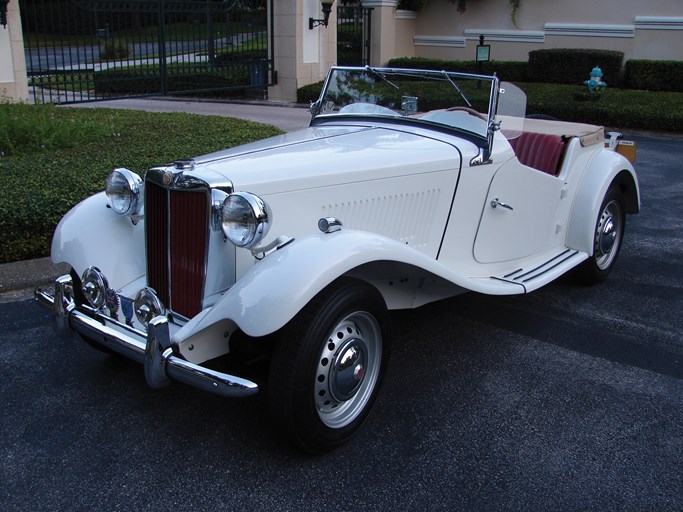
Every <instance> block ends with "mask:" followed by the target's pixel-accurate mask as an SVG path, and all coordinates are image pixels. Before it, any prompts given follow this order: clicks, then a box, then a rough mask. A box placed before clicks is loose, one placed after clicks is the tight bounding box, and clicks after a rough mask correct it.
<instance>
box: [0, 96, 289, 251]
mask: <svg viewBox="0 0 683 512" xmlns="http://www.w3.org/2000/svg"><path fill="white" fill-rule="evenodd" d="M24 126H28V127H32V128H33V130H31V131H33V132H35V133H33V134H32V135H31V139H30V140H24V138H23V136H22V133H24V132H25V131H26V130H25V129H24ZM69 126H73V127H81V128H82V129H80V128H79V129H78V130H77V131H76V132H73V131H72V132H69V136H70V137H61V135H62V132H63V131H64V130H65V128H68V127H69ZM2 133H6V134H8V135H7V136H8V138H10V139H11V140H12V143H13V147H14V151H13V154H12V155H9V156H8V155H5V156H3V157H2V158H0V189H1V190H3V191H11V192H9V193H3V194H0V263H7V262H10V261H18V260H24V259H29V258H38V257H42V256H47V255H48V254H49V250H50V241H51V240H52V234H53V233H54V229H55V226H56V225H57V222H58V221H59V219H60V218H61V217H62V216H63V215H64V214H65V213H66V212H67V211H69V209H70V208H71V207H72V206H73V205H75V204H76V203H78V202H79V201H81V200H82V199H84V198H86V197H88V196H90V195H92V194H94V193H96V192H100V191H101V190H102V189H103V188H104V180H105V177H106V176H107V174H108V173H109V171H111V170H112V169H113V168H115V167H127V168H129V169H131V170H133V171H135V172H137V173H139V174H140V175H142V174H143V173H144V172H145V170H146V169H147V168H149V167H151V166H154V165H160V164H165V163H168V162H171V161H173V160H176V159H187V158H192V157H194V156H196V155H201V154H205V153H209V152H213V151H217V150H219V149H223V148H226V147H231V146H236V145H238V144H245V143H248V142H252V141H254V140H258V139H262V138H264V137H269V136H272V135H276V134H279V133H282V132H281V131H280V130H278V129H277V128H275V127H273V126H267V125H263V124H259V123H252V122H249V121H242V120H238V119H232V118H228V117H220V116H201V115H194V114H185V113H174V114H170V113H152V112H138V111H131V110H113V109H107V108H62V107H53V106H49V105H14V104H13V105H8V104H0V138H3V137H2ZM58 136H59V137H58ZM60 137H61V138H60Z"/></svg>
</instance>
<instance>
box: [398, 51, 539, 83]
mask: <svg viewBox="0 0 683 512" xmlns="http://www.w3.org/2000/svg"><path fill="white" fill-rule="evenodd" d="M389 67H391V68H411V69H432V70H433V69H436V70H444V71H454V72H459V73H482V74H484V75H493V74H496V75H497V76H498V77H499V78H500V79H501V80H505V81H506V82H525V81H526V80H527V63H526V62H517V61H495V60H492V61H490V62H482V66H481V71H480V70H479V66H478V63H477V62H474V61H469V60H442V59H427V58H424V57H399V58H396V59H391V60H390V61H389Z"/></svg>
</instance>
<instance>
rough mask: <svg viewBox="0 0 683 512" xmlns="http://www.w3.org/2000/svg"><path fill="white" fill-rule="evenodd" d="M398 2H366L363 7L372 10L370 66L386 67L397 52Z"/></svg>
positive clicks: (371, 0) (370, 0)
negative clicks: (396, 16) (396, 18)
mask: <svg viewBox="0 0 683 512" xmlns="http://www.w3.org/2000/svg"><path fill="white" fill-rule="evenodd" d="M396 3H397V1H396V0H364V1H363V7H369V8H372V9H373V11H372V26H371V30H372V37H371V40H370V65H372V66H378V67H381V66H386V64H387V62H389V59H391V58H393V57H394V56H395V51H396V20H395V11H396Z"/></svg>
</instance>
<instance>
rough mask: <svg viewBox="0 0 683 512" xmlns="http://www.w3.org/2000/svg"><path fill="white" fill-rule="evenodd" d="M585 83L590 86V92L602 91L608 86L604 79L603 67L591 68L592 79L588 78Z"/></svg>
mask: <svg viewBox="0 0 683 512" xmlns="http://www.w3.org/2000/svg"><path fill="white" fill-rule="evenodd" d="M584 84H585V85H587V86H588V90H589V91H590V92H596V91H601V90H603V89H604V88H605V87H607V84H606V83H605V82H603V81H602V69H600V68H599V67H598V66H595V67H594V68H593V69H592V70H591V77H590V79H589V80H586V81H585V82H584Z"/></svg>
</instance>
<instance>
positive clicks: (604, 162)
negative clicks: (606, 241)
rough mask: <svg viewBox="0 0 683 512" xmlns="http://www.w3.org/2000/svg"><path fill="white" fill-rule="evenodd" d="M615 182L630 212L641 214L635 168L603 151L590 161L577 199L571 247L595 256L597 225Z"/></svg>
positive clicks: (571, 221)
mask: <svg viewBox="0 0 683 512" xmlns="http://www.w3.org/2000/svg"><path fill="white" fill-rule="evenodd" d="M613 183H614V184H615V185H618V186H619V187H620V188H621V190H622V193H623V195H624V206H625V210H626V213H638V212H639V211H640V189H639V186H638V177H637V176H636V171H635V170H634V169H633V166H632V165H631V163H630V162H629V161H628V160H626V159H625V158H624V157H623V156H621V155H620V154H618V153H615V152H613V151H608V150H604V151H601V152H600V153H598V154H597V155H596V156H595V158H593V159H592V160H591V161H590V162H589V164H588V167H587V168H586V170H585V171H584V173H583V177H582V178H581V183H580V184H579V188H578V190H577V192H576V195H575V196H574V203H573V204H572V211H571V214H570V216H569V225H568V229H567V247H569V248H571V249H576V250H578V251H583V252H585V253H587V254H589V255H592V254H593V240H594V236H595V222H596V219H597V218H598V215H599V213H600V212H599V210H600V206H601V205H602V200H603V198H604V197H605V194H606V193H607V190H608V189H609V187H610V186H611V185H612V184H613Z"/></svg>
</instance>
